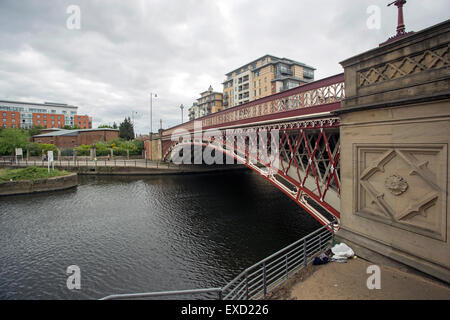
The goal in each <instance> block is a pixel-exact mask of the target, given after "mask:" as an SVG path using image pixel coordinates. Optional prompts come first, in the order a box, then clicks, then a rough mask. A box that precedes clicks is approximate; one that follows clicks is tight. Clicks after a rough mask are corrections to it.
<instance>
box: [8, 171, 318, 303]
mask: <svg viewBox="0 0 450 320" xmlns="http://www.w3.org/2000/svg"><path fill="white" fill-rule="evenodd" d="M317 227H318V223H317V222H316V221H315V220H314V219H313V218H312V217H311V216H309V215H308V214H307V213H305V212H303V211H302V210H301V209H300V208H299V207H298V206H297V205H296V204H295V203H294V202H292V201H291V200H289V199H288V198H287V197H286V196H285V195H284V194H282V193H281V192H280V191H278V190H277V189H276V188H275V187H273V186H272V185H271V184H270V183H268V182H267V181H265V180H264V179H262V178H261V177H259V176H257V175H256V174H254V173H251V172H247V171H233V172H224V173H215V174H201V175H180V176H154V177H149V176H145V177H97V176H84V177H80V186H79V187H78V188H77V189H73V190H67V191H60V192H56V193H53V194H38V195H32V196H17V197H8V198H1V199H0V232H1V234H2V236H1V239H0V246H1V248H2V250H1V251H0V298H2V299H24V298H25V299H91V298H99V297H102V296H105V295H108V294H112V293H128V292H142V291H157V290H158V291H159V290H172V289H191V288H202V287H210V286H214V287H215V286H222V285H224V284H225V283H226V282H227V281H229V280H230V279H232V278H233V277H234V276H236V275H237V274H238V273H240V272H241V271H242V270H243V269H245V268H246V267H248V266H250V265H252V264H253V263H255V262H257V261H259V260H260V259H262V258H264V257H266V256H267V255H269V254H271V253H273V252H274V251H277V250H279V249H280V248H282V247H284V246H285V245H287V244H289V243H291V242H293V241H295V240H296V239H298V238H300V237H302V236H303V235H305V234H306V233H308V232H311V231H312V230H314V229H315V228H317ZM73 264H75V265H78V266H79V267H80V268H81V275H82V281H81V286H82V288H81V290H78V291H70V290H68V289H67V287H66V279H67V276H68V275H67V274H66V268H67V267H68V266H69V265H73Z"/></svg>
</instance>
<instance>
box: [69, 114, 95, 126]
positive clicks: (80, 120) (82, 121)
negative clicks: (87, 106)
mask: <svg viewBox="0 0 450 320" xmlns="http://www.w3.org/2000/svg"><path fill="white" fill-rule="evenodd" d="M73 124H74V125H75V126H78V127H80V128H81V129H90V128H92V118H91V117H89V116H79V115H75V116H74V119H73Z"/></svg>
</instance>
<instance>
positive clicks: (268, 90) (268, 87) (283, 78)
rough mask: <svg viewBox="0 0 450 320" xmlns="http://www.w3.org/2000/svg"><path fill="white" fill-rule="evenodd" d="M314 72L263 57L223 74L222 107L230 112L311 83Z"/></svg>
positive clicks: (286, 59) (283, 60)
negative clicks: (224, 76)
mask: <svg viewBox="0 0 450 320" xmlns="http://www.w3.org/2000/svg"><path fill="white" fill-rule="evenodd" d="M314 70H316V69H315V68H313V67H311V66H308V65H306V64H304V63H301V62H298V61H295V60H292V59H288V58H278V57H275V56H272V55H265V56H262V57H261V58H259V59H256V60H254V61H252V62H249V63H247V64H245V65H243V66H241V67H239V68H237V69H235V70H233V71H231V72H229V73H227V74H226V80H225V81H224V82H223V106H224V108H225V109H226V108H230V107H234V106H238V105H240V104H243V103H247V102H250V101H253V100H256V99H260V98H263V97H266V96H269V95H271V94H274V93H278V92H281V91H285V90H288V89H292V88H295V87H298V86H300V85H302V84H305V83H308V82H311V81H314Z"/></svg>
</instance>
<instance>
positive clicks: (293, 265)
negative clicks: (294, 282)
mask: <svg viewBox="0 0 450 320" xmlns="http://www.w3.org/2000/svg"><path fill="white" fill-rule="evenodd" d="M335 224H336V221H332V222H330V223H329V224H327V225H324V226H322V227H321V228H319V229H317V230H316V231H314V232H312V233H310V234H308V235H307V236H305V237H303V238H301V239H300V240H297V241H296V242H294V243H292V244H290V245H288V246H287V247H285V248H283V249H281V250H280V251H277V252H275V253H274V254H272V255H270V256H268V257H267V258H265V259H263V260H261V261H259V262H258V263H256V264H254V265H252V266H251V267H249V268H247V269H245V270H244V271H243V272H241V273H240V274H239V275H238V276H237V277H236V278H234V279H233V280H231V281H230V282H229V283H228V284H227V285H226V286H224V287H222V288H209V289H194V290H180V291H162V292H146V293H131V294H114V295H110V296H107V297H104V298H102V299H101V300H113V299H137V298H162V297H167V296H180V295H185V296H186V295H189V296H193V295H194V294H201V293H213V294H214V297H215V298H216V299H219V300H256V299H263V298H265V297H266V296H267V294H268V293H269V292H270V291H272V290H274V289H275V288H276V287H278V286H279V285H281V284H283V283H284V282H285V281H286V280H287V279H288V278H289V277H290V276H291V275H292V274H294V273H296V272H298V271H299V270H301V269H303V268H304V267H306V266H307V265H308V263H310V262H311V261H313V260H314V258H315V257H316V256H318V255H319V254H320V253H322V252H324V251H326V250H327V249H329V248H330V247H331V246H332V243H333V239H334V228H335Z"/></svg>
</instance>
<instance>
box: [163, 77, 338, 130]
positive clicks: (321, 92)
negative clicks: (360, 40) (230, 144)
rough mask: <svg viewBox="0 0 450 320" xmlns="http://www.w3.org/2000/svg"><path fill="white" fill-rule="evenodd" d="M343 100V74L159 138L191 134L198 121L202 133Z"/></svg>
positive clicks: (208, 117)
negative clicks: (223, 126) (183, 133)
mask: <svg viewBox="0 0 450 320" xmlns="http://www.w3.org/2000/svg"><path fill="white" fill-rule="evenodd" d="M344 98H345V83H344V74H343V73H341V74H337V75H334V76H331V77H328V78H324V79H321V80H317V81H314V82H310V83H307V84H304V85H302V86H299V87H296V88H292V89H289V90H286V91H282V92H279V93H275V94H272V95H269V96H267V97H263V98H261V99H257V100H253V101H250V102H247V103H244V104H242V105H239V106H234V107H230V108H227V109H224V110H222V111H219V112H215V113H212V114H208V115H206V116H203V117H200V118H197V119H195V120H191V121H188V122H184V123H182V124H179V125H176V126H174V127H171V128H168V129H166V130H164V131H163V134H162V137H163V139H165V138H167V137H170V136H171V134H173V132H174V131H175V130H177V129H185V130H188V131H192V130H193V129H194V122H195V121H201V123H202V127H203V129H207V128H213V127H217V126H218V125H230V124H233V123H236V122H240V121H243V120H248V119H252V118H258V117H266V116H268V115H273V114H279V113H282V112H286V111H292V110H298V109H309V108H310V107H316V106H322V105H326V104H331V103H339V102H340V101H341V100H342V99H344Z"/></svg>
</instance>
